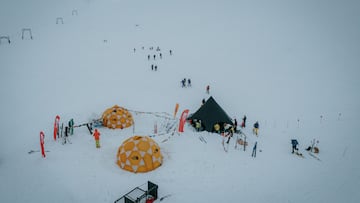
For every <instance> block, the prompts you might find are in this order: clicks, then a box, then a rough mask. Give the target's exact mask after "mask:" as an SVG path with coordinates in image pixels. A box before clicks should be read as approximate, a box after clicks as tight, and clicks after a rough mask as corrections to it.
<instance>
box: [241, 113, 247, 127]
mask: <svg viewBox="0 0 360 203" xmlns="http://www.w3.org/2000/svg"><path fill="white" fill-rule="evenodd" d="M242 120H243V121H242V123H241V127H242V128H245V126H246V115H244V117H243V119H242Z"/></svg>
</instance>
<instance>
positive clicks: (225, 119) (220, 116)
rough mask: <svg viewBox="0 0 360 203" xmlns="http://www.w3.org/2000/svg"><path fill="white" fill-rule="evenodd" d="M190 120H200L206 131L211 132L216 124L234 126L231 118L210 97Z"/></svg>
mask: <svg viewBox="0 0 360 203" xmlns="http://www.w3.org/2000/svg"><path fill="white" fill-rule="evenodd" d="M188 119H191V120H192V119H199V120H201V123H202V124H203V125H204V127H205V130H206V131H209V132H211V131H212V130H213V127H214V125H215V124H216V123H228V124H231V125H233V122H232V121H231V118H230V117H229V116H228V115H227V114H226V112H225V111H224V110H223V109H222V108H221V107H220V106H219V104H218V103H216V101H215V99H214V98H213V97H210V98H209V99H208V100H207V101H206V102H205V104H203V105H202V106H201V107H200V108H199V109H198V110H197V111H196V112H195V113H194V114H193V115H191V116H190V117H189V118H188Z"/></svg>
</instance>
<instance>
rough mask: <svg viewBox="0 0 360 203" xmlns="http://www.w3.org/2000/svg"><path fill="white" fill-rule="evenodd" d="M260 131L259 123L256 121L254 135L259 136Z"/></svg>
mask: <svg viewBox="0 0 360 203" xmlns="http://www.w3.org/2000/svg"><path fill="white" fill-rule="evenodd" d="M258 131H259V122H258V121H256V122H255V123H254V128H253V133H254V134H255V135H256V136H257V135H258Z"/></svg>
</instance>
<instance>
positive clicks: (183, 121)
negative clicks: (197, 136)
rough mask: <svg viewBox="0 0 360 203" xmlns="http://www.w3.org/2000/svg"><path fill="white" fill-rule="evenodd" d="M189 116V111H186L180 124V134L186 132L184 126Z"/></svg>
mask: <svg viewBox="0 0 360 203" xmlns="http://www.w3.org/2000/svg"><path fill="white" fill-rule="evenodd" d="M188 114H189V109H186V110H184V111H183V112H182V114H181V117H180V123H179V132H184V125H185V122H186V118H187V116H188Z"/></svg>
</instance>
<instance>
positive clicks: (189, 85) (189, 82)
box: [187, 78, 191, 87]
mask: <svg viewBox="0 0 360 203" xmlns="http://www.w3.org/2000/svg"><path fill="white" fill-rule="evenodd" d="M187 81H188V87H191V80H190V78H189V79H188V80H187Z"/></svg>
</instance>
